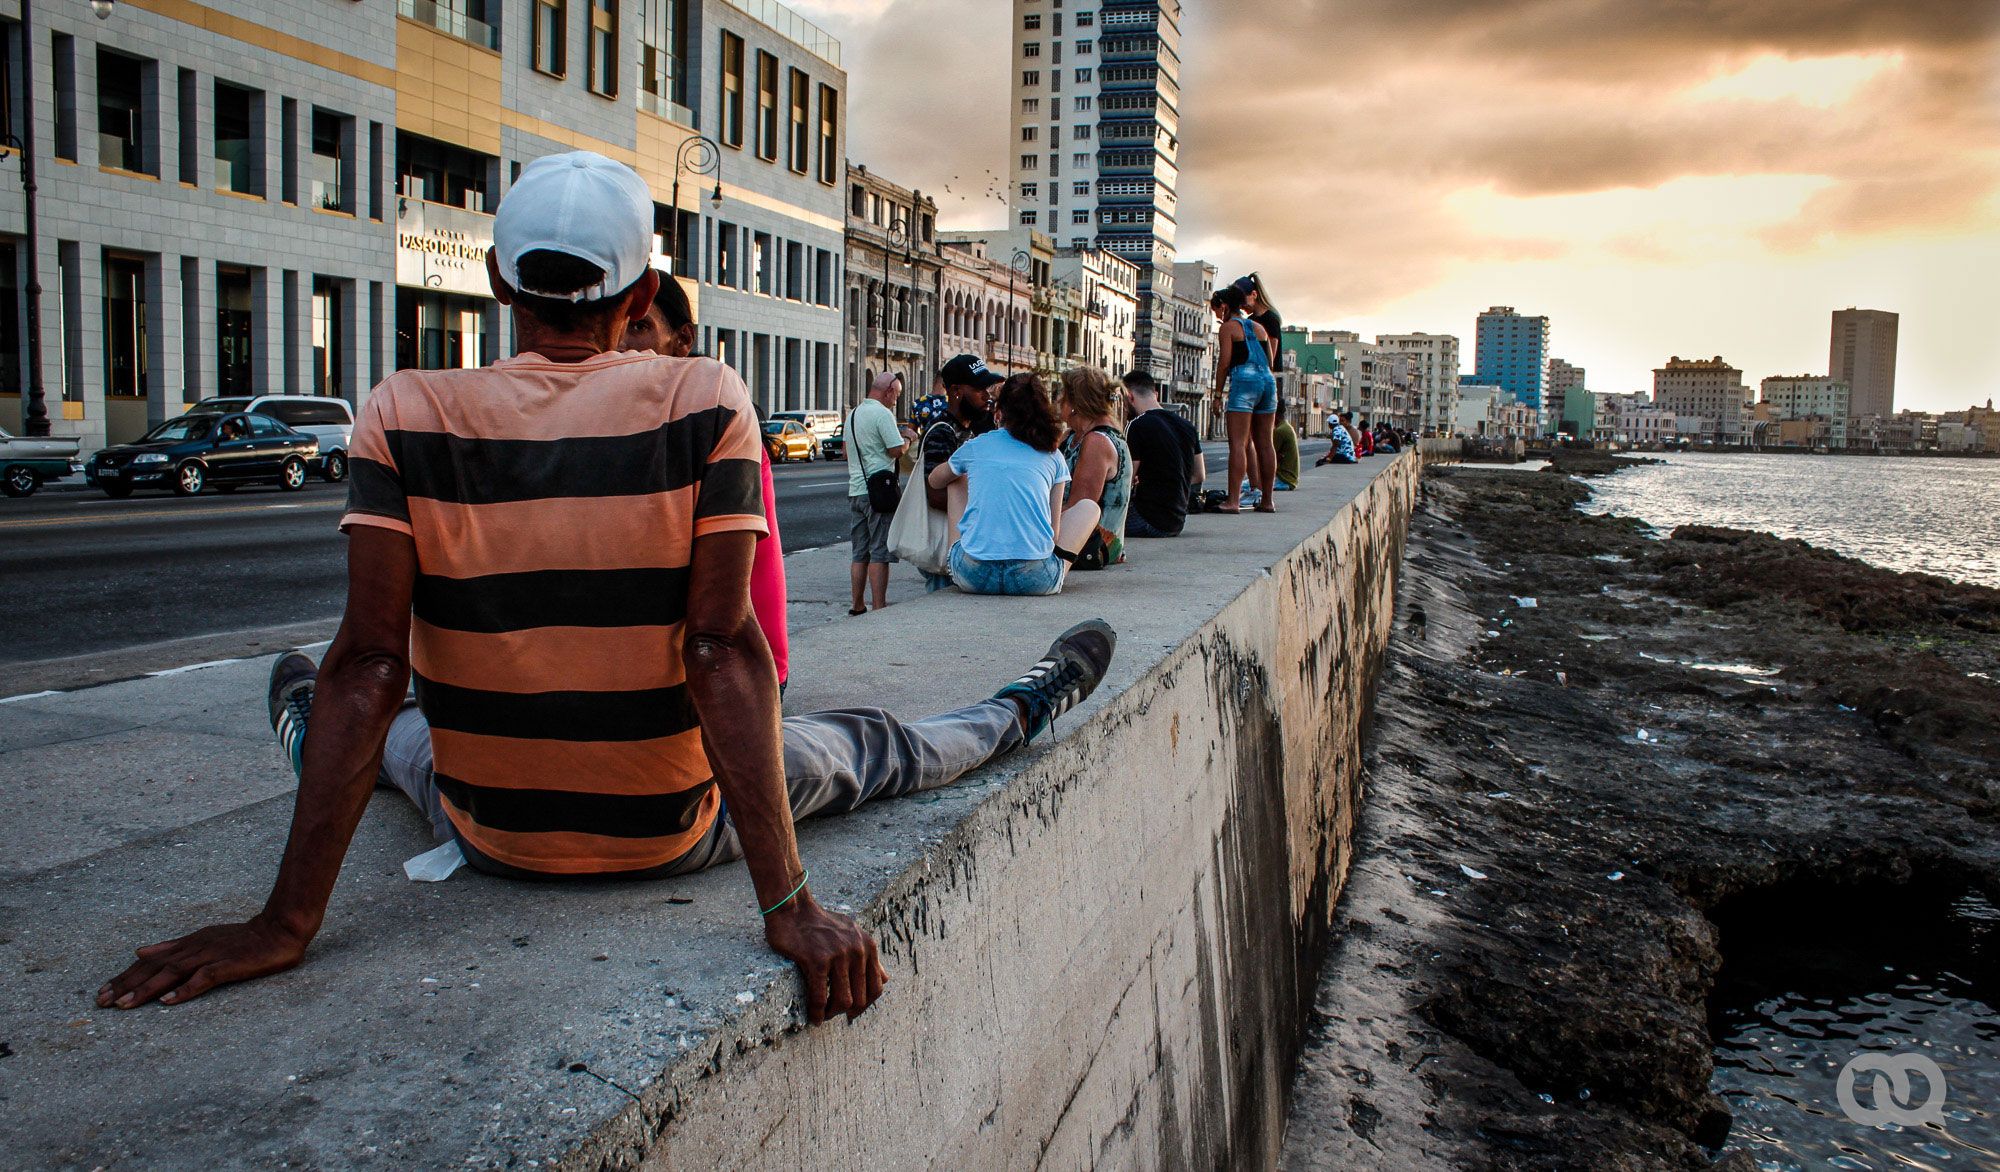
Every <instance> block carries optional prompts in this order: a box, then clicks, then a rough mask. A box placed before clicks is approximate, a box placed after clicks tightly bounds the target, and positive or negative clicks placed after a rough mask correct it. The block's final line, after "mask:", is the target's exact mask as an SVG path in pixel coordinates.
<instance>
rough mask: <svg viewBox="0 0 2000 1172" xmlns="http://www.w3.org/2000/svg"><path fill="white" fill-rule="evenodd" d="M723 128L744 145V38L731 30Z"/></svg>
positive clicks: (725, 136) (725, 54)
mask: <svg viewBox="0 0 2000 1172" xmlns="http://www.w3.org/2000/svg"><path fill="white" fill-rule="evenodd" d="M721 130H722V141H723V142H724V143H726V144H728V145H730V146H733V147H740V146H742V145H743V38H742V37H739V36H737V35H736V34H735V33H730V32H725V33H723V34H722V126H721ZM725 283H726V282H725Z"/></svg>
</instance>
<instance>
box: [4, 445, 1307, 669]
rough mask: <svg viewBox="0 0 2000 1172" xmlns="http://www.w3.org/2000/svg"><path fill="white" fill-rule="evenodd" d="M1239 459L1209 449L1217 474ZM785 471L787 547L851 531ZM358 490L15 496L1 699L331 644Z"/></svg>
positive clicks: (822, 466)
mask: <svg viewBox="0 0 2000 1172" xmlns="http://www.w3.org/2000/svg"><path fill="white" fill-rule="evenodd" d="M1323 446H1324V445H1321V444H1314V445H1309V446H1308V454H1307V457H1306V458H1307V459H1308V460H1310V459H1311V458H1312V457H1311V452H1312V451H1313V450H1314V449H1317V448H1319V447H1323ZM1223 459H1224V452H1223V449H1222V447H1221V446H1220V445H1215V444H1211V445H1209V448H1208V462H1209V468H1210V470H1211V476H1210V480H1211V483H1219V482H1220V480H1221V476H1220V475H1219V474H1218V473H1219V472H1220V469H1221V464H1222V461H1223ZM773 474H774V476H775V478H776V482H777V489H778V527H779V529H780V530H781V532H782V535H783V538H784V545H785V551H786V552H787V553H791V552H795V551H797V550H801V549H810V548H814V547H816V546H822V545H830V544H834V543H836V542H844V541H846V540H847V529H848V511H847V474H846V465H845V464H839V463H835V464H827V463H821V462H814V463H808V464H792V465H783V466H780V467H778V468H776V469H774V470H773ZM345 499H346V490H345V487H344V486H341V485H332V484H323V483H320V482H318V481H314V482H312V483H311V484H309V485H308V486H307V487H306V488H305V489H303V490H301V491H299V492H295V493H287V492H282V491H280V490H278V489H276V488H275V487H274V488H262V487H257V488H244V489H241V490H239V491H238V492H236V493H234V494H232V495H228V496H222V495H218V494H215V493H209V494H205V495H203V496H199V497H192V498H182V497H175V496H172V495H169V494H165V493H147V494H142V495H137V496H133V497H131V498H128V499H126V500H122V501H114V500H110V499H108V498H106V497H104V496H103V495H102V494H101V493H98V492H97V491H95V490H84V491H72V490H66V486H64V485H55V486H50V487H48V488H45V489H43V491H42V492H41V493H40V494H38V495H36V496H34V497H31V498H29V499H26V500H0V583H4V584H5V593H6V603H7V604H6V605H5V606H4V608H0V699H4V698H5V697H8V696H14V695H20V694H23V693H27V692H33V691H40V690H42V689H45V688H56V689H61V688H71V687H77V686H81V685H83V684H88V683H95V682H103V681H106V680H112V679H122V678H127V677H130V676H132V675H137V674H142V673H144V672H148V671H157V670H162V669H166V668H172V667H176V666H181V665H186V664H191V663H200V662H205V661H208V660H214V659H222V658H232V657H235V656H240V655H250V654H257V653H260V652H265V651H270V650H274V649H276V648H278V647H282V646H291V645H295V644H297V643H305V642H312V641H316V640H319V639H324V638H327V637H329V636H330V634H331V632H332V629H333V626H334V623H335V622H336V620H337V619H338V618H339V616H340V609H341V604H342V601H343V598H344V596H345V591H346V561H345V556H346V539H345V538H343V537H342V536H341V535H340V533H339V531H338V530H337V529H336V528H335V524H336V522H337V521H338V519H339V516H340V511H341V508H342V506H343V504H344V502H345Z"/></svg>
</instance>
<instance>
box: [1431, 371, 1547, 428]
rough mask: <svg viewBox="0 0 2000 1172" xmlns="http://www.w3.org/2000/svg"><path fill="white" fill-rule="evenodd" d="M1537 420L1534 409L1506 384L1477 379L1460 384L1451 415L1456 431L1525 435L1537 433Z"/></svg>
mask: <svg viewBox="0 0 2000 1172" xmlns="http://www.w3.org/2000/svg"><path fill="white" fill-rule="evenodd" d="M1538 422H1539V418H1538V416H1537V415H1536V413H1535V410H1534V409H1533V408H1531V407H1529V406H1528V405H1527V404H1526V403H1523V402H1521V401H1520V400H1519V399H1517V398H1515V397H1514V392H1512V391H1510V390H1508V389H1507V388H1505V387H1501V386H1494V385H1491V384H1485V383H1476V382H1470V383H1460V384H1459V388H1458V406H1457V408H1456V414H1455V415H1454V416H1453V417H1452V431H1453V432H1454V433H1455V434H1458V435H1467V436H1475V437H1514V438H1526V437H1528V436H1532V435H1534V434H1535V432H1536V426H1537V424H1538Z"/></svg>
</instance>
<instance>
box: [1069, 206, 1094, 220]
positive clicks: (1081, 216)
mask: <svg viewBox="0 0 2000 1172" xmlns="http://www.w3.org/2000/svg"><path fill="white" fill-rule="evenodd" d="M1069 222H1070V223H1072V224H1088V223H1090V209H1089V208H1078V209H1076V210H1075V211H1073V212H1071V213H1070V214H1069Z"/></svg>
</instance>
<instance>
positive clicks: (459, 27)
mask: <svg viewBox="0 0 2000 1172" xmlns="http://www.w3.org/2000/svg"><path fill="white" fill-rule="evenodd" d="M461 6H462V4H461V5H452V4H450V2H449V0H447V3H446V4H439V3H438V2H437V0H396V13H397V15H399V16H404V17H407V18H409V19H410V20H414V21H416V22H417V23H418V24H427V25H429V26H431V27H432V28H434V29H436V30H438V31H439V32H441V33H447V34H449V35H451V36H454V37H457V38H458V39H459V40H461V41H470V42H472V43H473V44H475V45H478V46H480V47H481V48H486V49H494V50H497V49H499V48H500V30H499V29H497V28H494V27H493V26H492V25H490V24H487V23H486V22H485V21H483V20H475V19H474V18H473V17H471V16H469V15H467V14H466V13H464V12H462V11H459V10H458V9H459V7H461ZM482 11H483V9H482Z"/></svg>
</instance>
